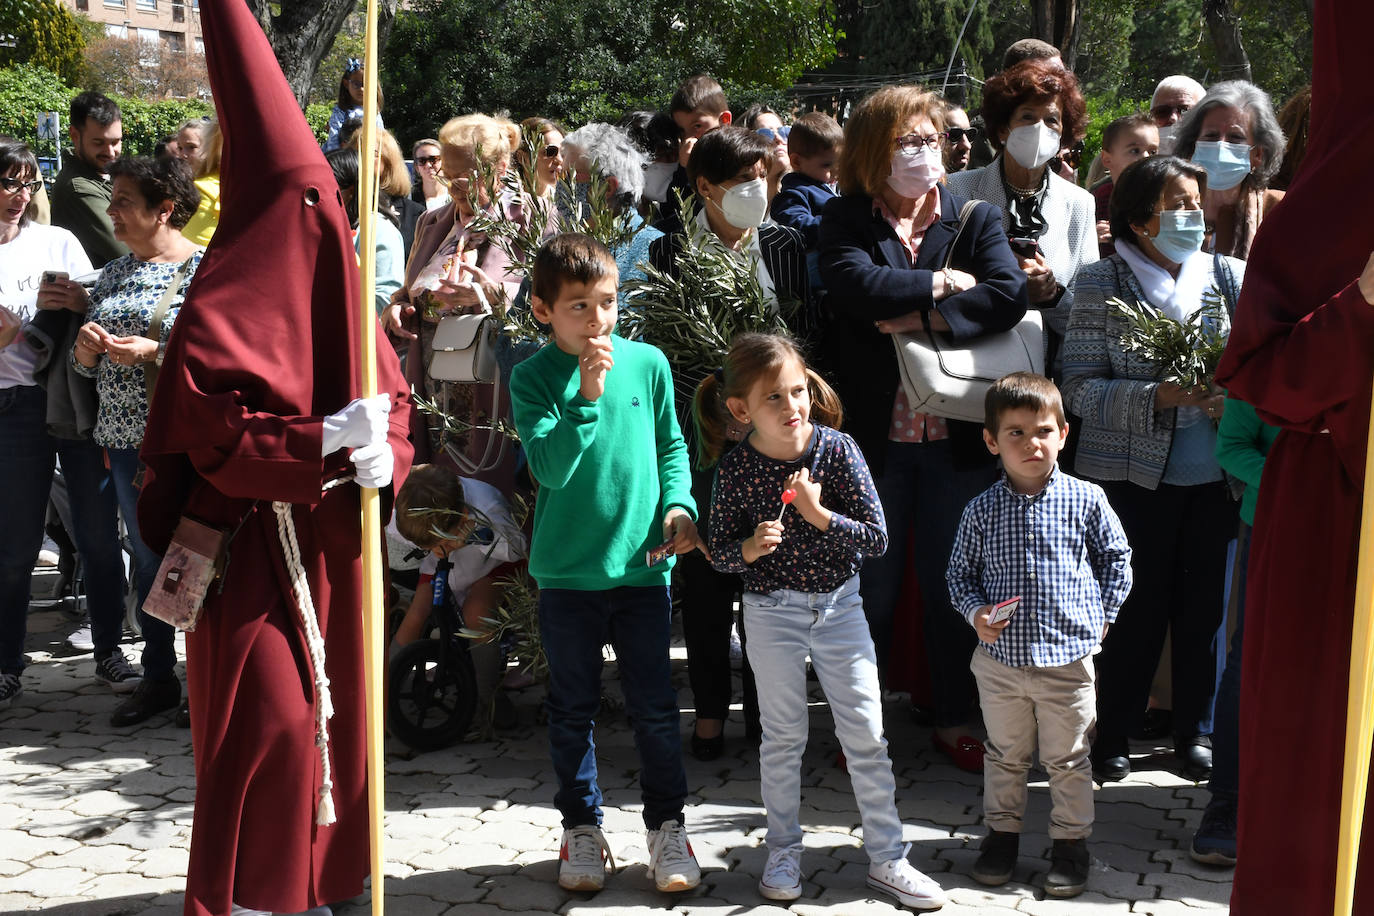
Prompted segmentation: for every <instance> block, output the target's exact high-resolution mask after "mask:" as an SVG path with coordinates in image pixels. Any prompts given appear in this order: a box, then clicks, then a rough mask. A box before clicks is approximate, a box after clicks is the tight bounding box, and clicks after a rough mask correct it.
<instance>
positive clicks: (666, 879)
mask: <svg viewBox="0 0 1374 916" xmlns="http://www.w3.org/2000/svg"><path fill="white" fill-rule="evenodd" d="M647 840H648V843H649V877H651V878H653V879H654V886H655V887H657V888H658V889H659V890H661V891H665V892H667V893H677V892H679V891H690V890H691V889H692V888H694V887H696V886H697V885H698V884H700V883H701V867H700V866H699V865H697V857H696V856H695V855H693V854H692V844H691V843H689V842H688V841H687V828H686V827H684V826H682V825H681V824H679V823H678V822H677V821H664V822H663V826H661V827H659V828H658V829H657V830H650V831H648V835H647Z"/></svg>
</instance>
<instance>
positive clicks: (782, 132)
mask: <svg viewBox="0 0 1374 916" xmlns="http://www.w3.org/2000/svg"><path fill="white" fill-rule="evenodd" d="M754 133H756V134H758V135H759V136H760V137H762V138H763V139H765V140H770V141H772V142H773V143H777V142H778V141H780V140H786V139H787V138H788V137H789V136H791V134H792V128H791V127H760V128H759V129H757V130H755V131H754Z"/></svg>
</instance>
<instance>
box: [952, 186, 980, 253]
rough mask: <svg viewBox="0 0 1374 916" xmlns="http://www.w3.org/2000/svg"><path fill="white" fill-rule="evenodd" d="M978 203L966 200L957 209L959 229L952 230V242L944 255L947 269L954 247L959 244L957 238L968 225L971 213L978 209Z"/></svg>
mask: <svg viewBox="0 0 1374 916" xmlns="http://www.w3.org/2000/svg"><path fill="white" fill-rule="evenodd" d="M979 203H980V201H976V200H966V201H964V205H963V206H962V207H960V208H959V228H958V229H956V230H954V241H952V242H950V243H949V251H947V252H946V253H945V267H949V266H950V263H951V262H953V260H954V246H955V245H958V244H959V236H961V235H963V234H964V227H965V226H967V225H968V221H969V219H970V218H971V217H972V216H973V211H974V210H977V209H978V204H979Z"/></svg>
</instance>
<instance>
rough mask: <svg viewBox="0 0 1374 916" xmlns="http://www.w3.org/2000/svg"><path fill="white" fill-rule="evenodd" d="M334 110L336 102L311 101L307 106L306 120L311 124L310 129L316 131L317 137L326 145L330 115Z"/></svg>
mask: <svg viewBox="0 0 1374 916" xmlns="http://www.w3.org/2000/svg"><path fill="white" fill-rule="evenodd" d="M333 111H334V102H333V100H332V99H331V100H330V101H328V102H311V103H310V104H309V105H307V106H306V107H305V121H306V123H307V124H309V125H310V129H311V130H313V131H314V132H315V139H316V140H318V141H319V142H320V145H321V146H323V145H324V140H325V137H327V136H328V135H329V115H330V114H331V113H332V112H333Z"/></svg>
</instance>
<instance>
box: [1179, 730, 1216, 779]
mask: <svg viewBox="0 0 1374 916" xmlns="http://www.w3.org/2000/svg"><path fill="white" fill-rule="evenodd" d="M1174 756H1175V757H1177V758H1178V759H1179V762H1180V763H1182V764H1183V775H1184V776H1187V777H1188V778H1189V779H1191V780H1192V781H1193V782H1206V781H1207V780H1209V779H1211V778H1212V738H1211V736H1210V735H1200V736H1198V737H1196V738H1179V739H1177V740H1175V742H1174Z"/></svg>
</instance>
